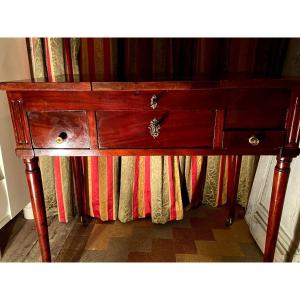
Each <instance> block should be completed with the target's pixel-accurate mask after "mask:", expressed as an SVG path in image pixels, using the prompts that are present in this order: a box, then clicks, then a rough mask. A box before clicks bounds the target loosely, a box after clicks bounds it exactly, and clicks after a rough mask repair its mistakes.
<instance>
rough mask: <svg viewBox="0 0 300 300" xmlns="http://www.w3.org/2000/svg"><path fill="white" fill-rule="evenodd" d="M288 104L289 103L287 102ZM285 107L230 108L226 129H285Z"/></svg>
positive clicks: (227, 114) (226, 119)
mask: <svg viewBox="0 0 300 300" xmlns="http://www.w3.org/2000/svg"><path fill="white" fill-rule="evenodd" d="M287 104H288V103H287ZM286 114H287V105H286V107H285V108H278V109H277V110H275V109H274V108H273V107H272V106H270V107H269V108H268V109H240V110H236V109H230V110H228V111H227V113H226V118H225V129H240V128H243V129H281V130H283V129H285V120H286Z"/></svg>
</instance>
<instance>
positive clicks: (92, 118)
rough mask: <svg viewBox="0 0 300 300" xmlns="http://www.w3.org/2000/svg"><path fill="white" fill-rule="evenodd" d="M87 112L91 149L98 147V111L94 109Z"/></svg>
mask: <svg viewBox="0 0 300 300" xmlns="http://www.w3.org/2000/svg"><path fill="white" fill-rule="evenodd" d="M86 114H87V123H88V128H89V136H90V144H91V149H97V148H98V136H97V124H96V113H95V112H94V111H92V110H89V111H87V112H86Z"/></svg>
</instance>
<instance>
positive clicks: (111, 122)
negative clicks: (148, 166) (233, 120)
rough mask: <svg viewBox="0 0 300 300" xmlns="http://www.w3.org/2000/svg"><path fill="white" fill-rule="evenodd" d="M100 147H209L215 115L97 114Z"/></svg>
mask: <svg viewBox="0 0 300 300" xmlns="http://www.w3.org/2000/svg"><path fill="white" fill-rule="evenodd" d="M96 116H97V130H98V143H99V147H100V148H123V149H124V148H179V147H180V148H190V147H202V148H210V147H212V143H213V133H214V117H215V112H214V111H211V110H201V111H193V112H182V111H172V112H169V111H166V112H158V111H157V112H154V111H153V112H129V111H127V112H124V111H98V112H97V113H96Z"/></svg>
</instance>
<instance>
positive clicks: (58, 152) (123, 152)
mask: <svg viewBox="0 0 300 300" xmlns="http://www.w3.org/2000/svg"><path fill="white" fill-rule="evenodd" d="M33 152H34V154H35V156H106V155H112V156H135V155H143V156H144V155H151V156H161V155H277V154H278V152H279V149H278V148H277V149H266V150H261V149H260V150H255V149H251V150H249V149H239V150H236V149H230V150H222V149H211V148H210V149H208V148H207V149H205V148H201V149H197V148H187V149H176V148H174V149H172V148H168V149H166V148H163V149H33Z"/></svg>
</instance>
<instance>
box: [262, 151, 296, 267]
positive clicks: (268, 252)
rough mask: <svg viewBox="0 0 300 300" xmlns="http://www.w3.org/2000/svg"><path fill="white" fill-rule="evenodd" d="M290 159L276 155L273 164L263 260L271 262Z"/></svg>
mask: <svg viewBox="0 0 300 300" xmlns="http://www.w3.org/2000/svg"><path fill="white" fill-rule="evenodd" d="M291 161H292V158H291V157H281V156H278V157H277V164H276V166H275V170H274V177H273V186H272V194H271V202H270V209H269V217H268V227H267V235H266V243H265V252H264V261H265V262H272V261H273V260H274V253H275V248H276V242H277V237H278V232H279V226H280V219H281V214H282V209H283V203H284V197H285V193H286V188H287V184H288V179H289V174H290V164H291Z"/></svg>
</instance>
